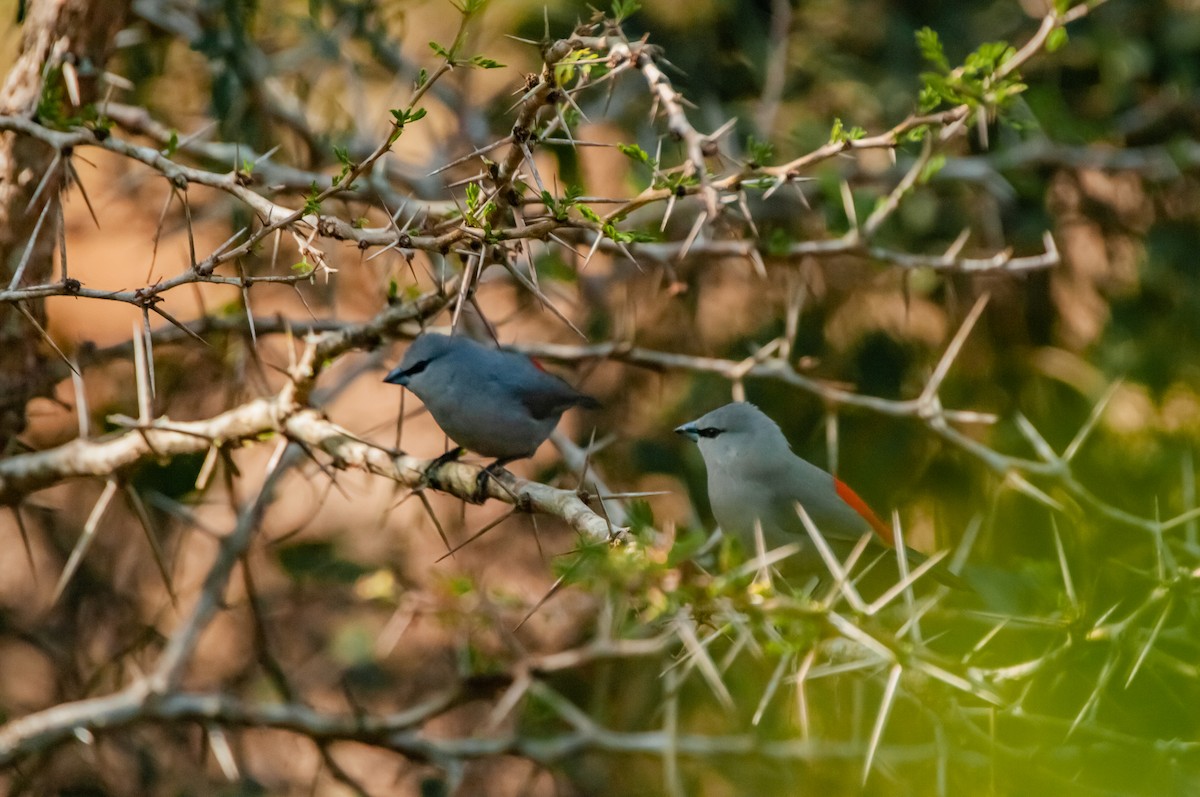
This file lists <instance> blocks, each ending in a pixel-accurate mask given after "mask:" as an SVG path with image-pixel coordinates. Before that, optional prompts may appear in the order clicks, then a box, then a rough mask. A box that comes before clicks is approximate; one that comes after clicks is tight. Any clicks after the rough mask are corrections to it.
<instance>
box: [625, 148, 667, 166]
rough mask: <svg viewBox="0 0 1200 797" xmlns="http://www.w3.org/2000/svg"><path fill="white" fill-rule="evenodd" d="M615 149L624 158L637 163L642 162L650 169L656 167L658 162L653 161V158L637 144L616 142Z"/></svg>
mask: <svg viewBox="0 0 1200 797" xmlns="http://www.w3.org/2000/svg"><path fill="white" fill-rule="evenodd" d="M617 149H618V150H619V151H620V153H621V154H622V155H624V156H625V157H626V158H629V159H630V160H631V161H636V162H637V163H644V164H646V165H647V166H649V167H650V168H651V169H657V168H658V164H656V163H655V162H654V158H651V157H650V154H649V153H648V152H646V150H644V149H642V148H641V147H639V146H638V145H637V144H617Z"/></svg>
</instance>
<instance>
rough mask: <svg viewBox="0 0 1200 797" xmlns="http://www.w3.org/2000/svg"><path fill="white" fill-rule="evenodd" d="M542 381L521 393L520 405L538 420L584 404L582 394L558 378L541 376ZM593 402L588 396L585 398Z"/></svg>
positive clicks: (548, 375)
mask: <svg viewBox="0 0 1200 797" xmlns="http://www.w3.org/2000/svg"><path fill="white" fill-rule="evenodd" d="M542 377H543V379H541V380H538V382H537V383H536V384H533V385H530V386H529V387H527V388H526V389H524V390H522V391H521V403H522V404H523V405H525V409H527V410H529V414H530V415H532V416H533V417H534V418H537V419H538V420H545V419H546V418H550V417H553V416H555V415H561V414H562V413H563V411H564V410H566V409H568V408H570V407H573V406H574V405H576V404H582V403H585V402H584V401H583V400H582V399H583V398H585V397H584V396H583V394H581V393H579V392H577V391H576V390H575V388H573V387H571V386H570V385H568V384H567V383H566V382H564V381H562V380H561V379H559V378H558V377H555V376H551V375H550V374H542ZM586 398H587V399H590V401H592V402H595V399H592V398H591V397H590V396H588V397H586Z"/></svg>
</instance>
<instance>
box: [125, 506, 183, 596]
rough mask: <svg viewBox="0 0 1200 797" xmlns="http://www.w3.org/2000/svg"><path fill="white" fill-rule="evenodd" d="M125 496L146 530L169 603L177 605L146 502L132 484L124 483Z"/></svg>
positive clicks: (169, 575)
mask: <svg viewBox="0 0 1200 797" xmlns="http://www.w3.org/2000/svg"><path fill="white" fill-rule="evenodd" d="M125 496H126V497H127V498H128V499H129V505H130V506H131V507H132V508H133V513H134V514H135V515H137V518H138V521H139V522H140V523H141V526H142V530H143V531H145V532H146V540H147V541H148V542H149V543H150V551H151V553H153V554H154V564H155V565H156V566H157V567H158V573H159V575H160V576H162V580H163V586H165V587H166V588H167V595H168V597H170V599H171V605H172V606H175V607H178V606H179V598H178V597H177V596H176V594H175V587H174V585H173V584H172V582H171V573H170V570H169V568H168V567H167V557H166V554H165V553H164V552H163V549H162V545H161V544H159V542H158V537H156V536H154V524H153V522H151V520H150V513H149V512H147V511H146V504H145V503H144V502H143V501H142V497H141V496H140V495H138V491H137V488H135V487H134V486H133V485H132V484H126V485H125Z"/></svg>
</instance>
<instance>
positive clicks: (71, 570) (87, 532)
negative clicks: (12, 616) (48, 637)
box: [51, 479, 117, 604]
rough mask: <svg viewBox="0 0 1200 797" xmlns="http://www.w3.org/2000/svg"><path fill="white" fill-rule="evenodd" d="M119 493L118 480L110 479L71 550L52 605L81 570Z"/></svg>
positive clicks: (55, 589) (55, 588)
mask: <svg viewBox="0 0 1200 797" xmlns="http://www.w3.org/2000/svg"><path fill="white" fill-rule="evenodd" d="M116 492H117V480H116V479H109V480H108V481H107V482H106V483H105V485H104V492H102V493H100V498H99V499H98V500H97V501H96V505H95V506H93V507H92V513H91V514H90V515H88V519H87V522H86V523H85V524H84V526H83V533H82V534H80V535H79V540H78V542H76V543H75V547H74V548H73V549H71V555H70V556H68V557H67V564H66V567H64V568H63V572H62V575H61V576H60V577H59V579H58V584H57V585H56V586H55V587H54V598H53V600H51V603H52V604H54V603H58V599H59V598H61V597H62V594H63V591H64V590H65V589H66V588H67V584H68V583H70V581H71V578H72V576H74V575H75V571H76V570H78V569H79V565H80V563H81V562H82V561H83V555H84V554H85V553H87V549H88V548H89V547H91V544H92V541H93V540H94V539H95V538H96V529H97V528H99V526H100V520H101V518H103V517H104V512H105V511H106V510H107V509H108V505H109V504H110V503H112V497H113V496H114V495H115V494H116Z"/></svg>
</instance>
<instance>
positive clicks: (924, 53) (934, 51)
mask: <svg viewBox="0 0 1200 797" xmlns="http://www.w3.org/2000/svg"><path fill="white" fill-rule="evenodd" d="M917 48H918V49H919V50H920V51H921V57H923V58H924V59H925V60H926V61H928V62H929V63H930V64H932V65H933V66H935V67H937V68H938V69H940V70H942V71H943V72H949V71H950V62H949V61H948V60H947V59H946V51H945V50H944V49H942V42H941V40H940V39H939V38H938V35H937V31H935V30H934V29H933V28H929V27H924V28H921V29H920V30H919V31H917Z"/></svg>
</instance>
